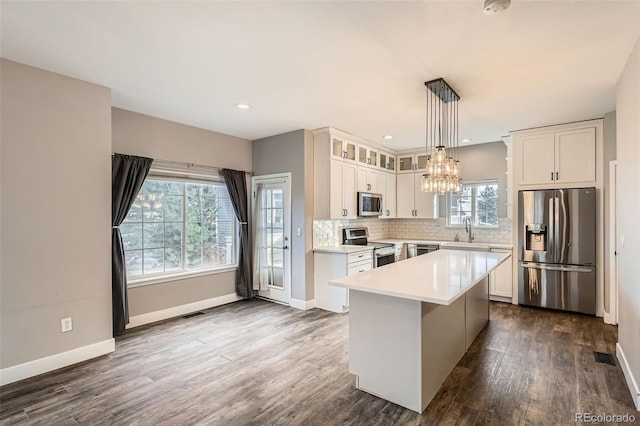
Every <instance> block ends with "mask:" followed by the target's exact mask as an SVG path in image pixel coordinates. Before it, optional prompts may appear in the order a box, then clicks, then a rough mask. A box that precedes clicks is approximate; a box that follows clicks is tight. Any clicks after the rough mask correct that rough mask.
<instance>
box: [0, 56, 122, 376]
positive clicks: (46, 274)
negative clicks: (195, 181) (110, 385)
mask: <svg viewBox="0 0 640 426" xmlns="http://www.w3.org/2000/svg"><path fill="white" fill-rule="evenodd" d="M0 69H1V72H0V74H1V77H0V78H1V80H0V85H1V86H2V91H1V94H0V96H1V98H0V102H1V104H2V113H1V118H0V126H1V129H2V130H1V134H0V141H1V149H0V152H1V160H0V161H1V162H0V164H1V173H0V182H1V186H2V190H1V213H0V217H1V222H0V233H1V235H2V238H1V243H0V246H1V248H0V254H1V256H0V271H1V273H0V293H1V294H2V298H1V299H2V300H1V302H0V303H1V305H0V306H1V309H0V341H1V342H2V345H1V350H0V368H2V369H4V368H7V367H11V366H15V365H19V364H23V363H26V362H28V361H33V360H37V359H40V358H44V357H47V356H51V355H55V354H59V353H61V352H66V351H70V350H73V349H77V348H81V347H84V346H87V345H91V344H95V343H99V342H104V341H111V338H112V336H111V329H112V325H111V155H110V152H111V92H110V90H109V89H107V88H105V87H101V86H97V85H94V84H90V83H87V82H83V81H79V80H75V79H72V78H69V77H65V76H61V75H58V74H53V73H50V72H47V71H43V70H39V69H36V68H31V67H28V66H25V65H21V64H18V63H15V62H11V61H6V60H2V62H1V64H0ZM66 317H72V318H73V330H72V331H70V332H67V333H64V334H63V333H61V331H60V320H61V319H62V318H66Z"/></svg>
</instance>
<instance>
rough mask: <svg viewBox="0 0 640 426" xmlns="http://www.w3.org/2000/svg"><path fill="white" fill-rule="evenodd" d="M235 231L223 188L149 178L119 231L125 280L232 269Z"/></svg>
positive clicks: (213, 184) (233, 217) (218, 185)
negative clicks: (222, 267)
mask: <svg viewBox="0 0 640 426" xmlns="http://www.w3.org/2000/svg"><path fill="white" fill-rule="evenodd" d="M235 226H236V217H235V213H234V211H233V206H232V204H231V199H230V198H229V193H228V192H227V188H226V186H225V185H224V184H221V183H202V182H195V181H187V180H180V181H177V180H160V179H156V178H147V179H146V180H145V182H144V184H143V185H142V188H141V189H140V193H139V194H138V197H137V198H136V200H135V202H134V203H133V205H132V206H131V209H130V210H129V213H128V214H127V217H126V218H125V220H124V222H123V223H122V225H121V226H120V232H121V233H122V242H123V244H124V254H125V262H126V265H127V266H126V268H127V277H128V278H130V279H134V280H135V279H136V278H143V277H147V276H162V275H170V274H175V273H179V272H186V271H192V270H203V269H213V268H216V267H220V266H226V265H234V264H235V251H236V250H235V246H236V245H235V235H236V232H235Z"/></svg>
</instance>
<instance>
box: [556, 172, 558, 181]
mask: <svg viewBox="0 0 640 426" xmlns="http://www.w3.org/2000/svg"><path fill="white" fill-rule="evenodd" d="M556 180H558V172H556Z"/></svg>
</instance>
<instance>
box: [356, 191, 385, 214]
mask: <svg viewBox="0 0 640 426" xmlns="http://www.w3.org/2000/svg"><path fill="white" fill-rule="evenodd" d="M381 214H382V194H373V193H371V192H358V216H380V215H381Z"/></svg>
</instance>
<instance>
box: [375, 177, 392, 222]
mask: <svg viewBox="0 0 640 426" xmlns="http://www.w3.org/2000/svg"><path fill="white" fill-rule="evenodd" d="M379 176H380V177H381V179H379V180H378V187H379V188H380V187H381V186H380V185H382V184H384V192H382V216H380V217H381V218H385V219H392V218H395V217H396V174H395V173H380V174H379Z"/></svg>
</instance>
